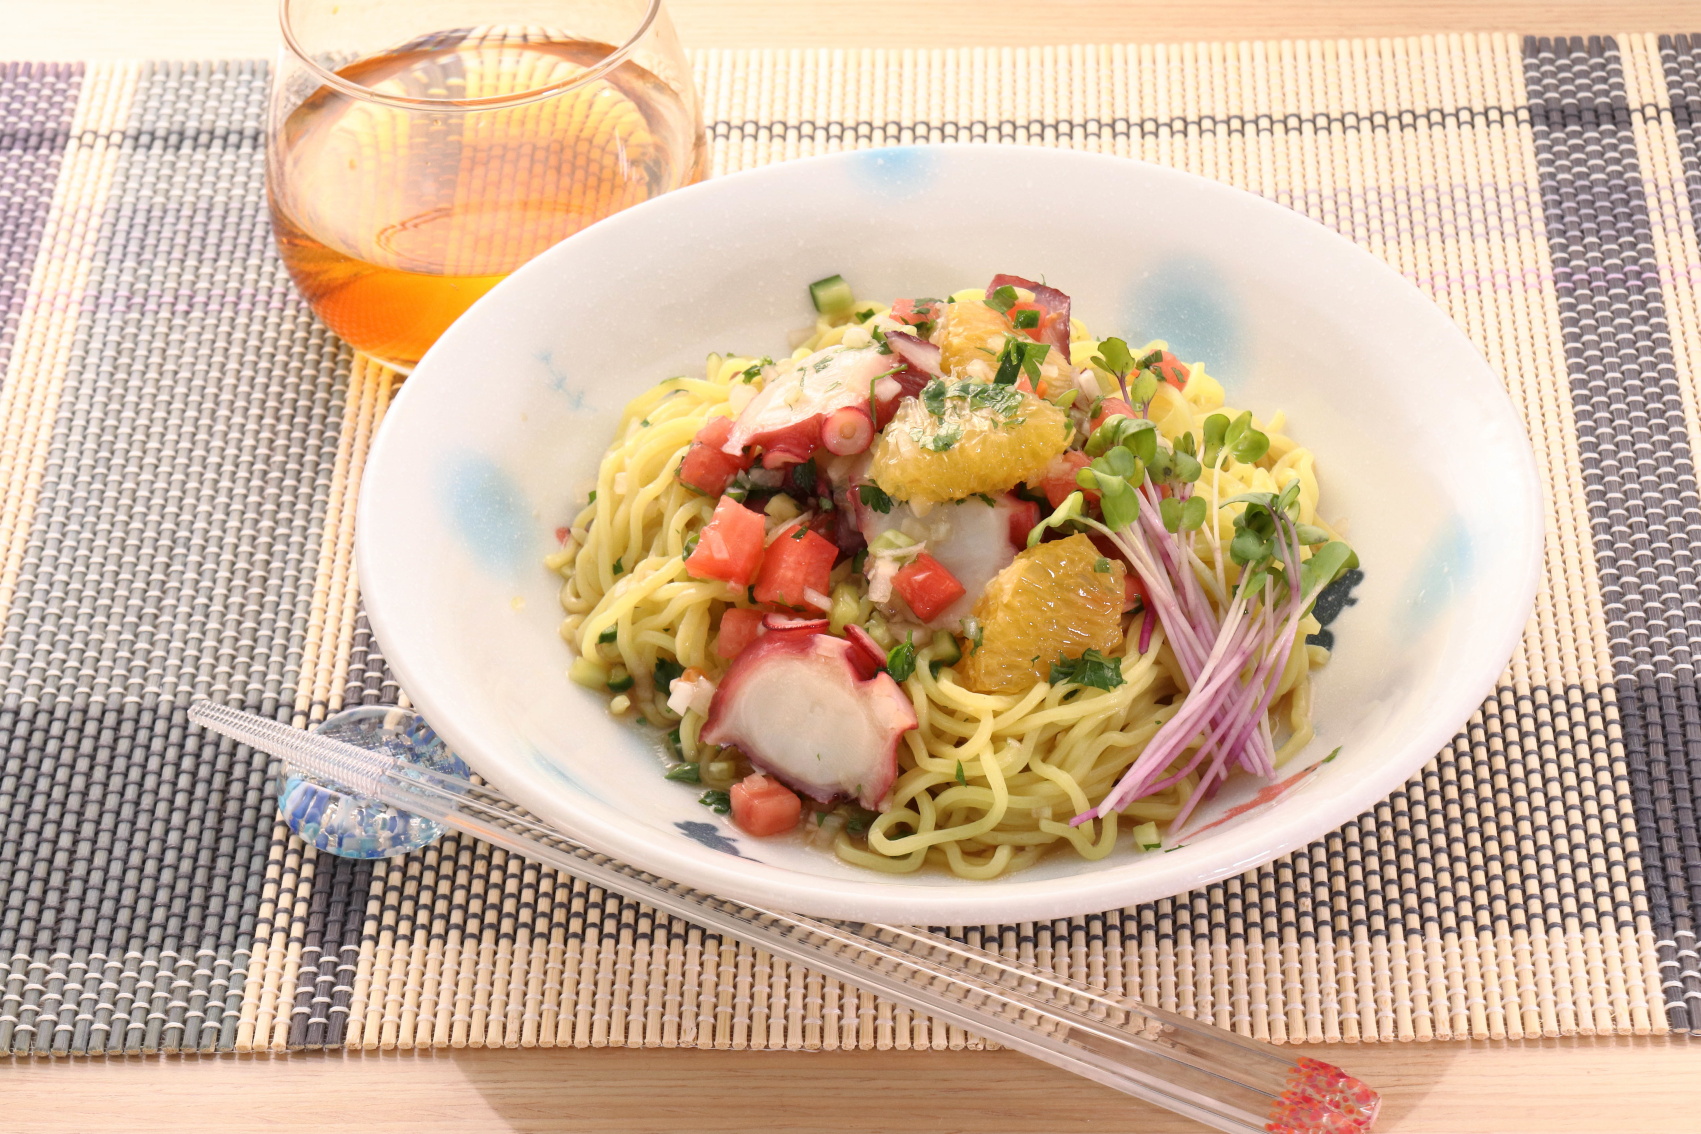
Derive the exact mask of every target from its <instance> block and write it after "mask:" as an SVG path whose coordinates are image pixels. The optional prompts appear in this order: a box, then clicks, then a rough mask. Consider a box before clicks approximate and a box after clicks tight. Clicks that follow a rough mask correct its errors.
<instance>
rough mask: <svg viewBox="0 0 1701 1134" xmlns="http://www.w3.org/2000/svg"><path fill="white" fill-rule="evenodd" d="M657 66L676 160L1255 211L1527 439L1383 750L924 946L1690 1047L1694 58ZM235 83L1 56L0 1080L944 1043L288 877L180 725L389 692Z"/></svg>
mask: <svg viewBox="0 0 1701 1134" xmlns="http://www.w3.org/2000/svg"><path fill="white" fill-rule="evenodd" d="M695 65H696V68H697V75H698V78H699V81H700V83H701V85H702V88H703V91H704V94H705V99H706V114H707V118H708V121H709V131H710V137H711V140H712V152H713V163H714V171H715V172H716V173H720V172H725V171H729V170H734V169H739V168H743V167H746V166H749V165H753V164H757V163H761V162H768V161H778V160H783V159H786V158H791V157H797V156H802V155H805V154H810V153H818V152H822V151H825V150H831V149H837V148H842V147H849V146H870V145H881V144H893V143H916V142H921V143H926V142H938V141H953V140H956V141H962V140H970V141H979V140H988V141H992V140H996V141H1005V142H1026V143H1032V144H1036V145H1062V146H1075V147H1080V148H1087V149H1098V150H1104V151H1109V152H1113V153H1118V154H1125V155H1129V156H1135V157H1142V158H1146V159H1148V160H1152V161H1157V162H1164V163H1168V164H1171V165H1175V166H1179V167H1183V168H1186V169H1190V170H1194V171H1196V172H1199V173H1202V174H1205V175H1206V176H1210V177H1215V178H1219V179H1222V180H1224V181H1228V182H1231V183H1233V184H1236V185H1240V186H1243V187H1245V188H1247V189H1250V190H1252V191H1253V192H1257V193H1261V194H1264V195H1265V196H1268V197H1270V198H1272V199H1274V200H1276V201H1279V202H1281V203H1283V204H1285V205H1288V206H1290V207H1292V208H1295V209H1298V210H1300V211H1302V212H1305V213H1307V214H1309V215H1311V216H1313V217H1315V218H1317V219H1318V220H1320V221H1322V222H1324V223H1325V224H1328V225H1330V226H1332V227H1334V228H1336V229H1337V230H1339V231H1340V232H1342V233H1344V234H1346V235H1347V236H1349V237H1350V238H1352V239H1353V240H1356V241H1358V242H1359V243H1361V244H1363V245H1364V246H1365V247H1367V248H1369V249H1370V250H1371V251H1373V252H1374V253H1376V254H1377V255H1379V256H1381V257H1383V258H1384V259H1386V260H1387V261H1389V262H1390V263H1391V264H1393V265H1394V266H1395V267H1397V268H1398V269H1399V270H1400V271H1402V272H1404V273H1405V274H1406V275H1407V276H1408V277H1409V278H1410V279H1412V280H1414V281H1415V282H1416V283H1417V284H1418V285H1419V286H1420V287H1422V288H1423V289H1424V290H1425V291H1426V292H1427V293H1428V294H1430V295H1431V296H1433V297H1434V298H1435V300H1436V301H1437V302H1438V303H1440V304H1441V305H1442V306H1443V307H1444V308H1445V309H1446V310H1447V311H1448V312H1450V313H1451V314H1452V315H1453V317H1454V318H1455V319H1457V320H1458V321H1459V323H1460V325H1461V326H1463V327H1464V328H1465V329H1466V331H1467V332H1468V333H1469V334H1470V335H1471V336H1472V337H1473V338H1474V339H1475V340H1476V342H1477V343H1478V344H1479V345H1480V347H1481V348H1482V350H1483V351H1484V353H1485V354H1486V355H1487V357H1488V358H1489V360H1490V361H1491V362H1492V363H1493V365H1494V366H1495V368H1496V369H1497V370H1498V371H1499V372H1500V373H1501V374H1502V375H1503V376H1504V378H1505V381H1506V383H1507V387H1508V389H1509V390H1510V391H1511V394H1512V397H1513V399H1514V401H1515V402H1516V404H1517V405H1518V407H1519V409H1520V410H1521V411H1522V413H1523V414H1524V416H1525V419H1526V421H1527V423H1528V427H1529V431H1530V435H1531V437H1532V439H1533V441H1534V443H1535V448H1536V451H1537V454H1538V458H1539V461H1540V464H1541V467H1542V469H1543V472H1544V475H1545V478H1546V486H1547V491H1548V494H1549V499H1550V501H1551V512H1550V516H1549V528H1548V559H1547V573H1546V576H1545V580H1544V585H1543V587H1542V591H1541V594H1540V597H1539V600H1538V607H1537V612H1536V615H1535V617H1534V618H1533V619H1532V620H1531V622H1530V625H1529V629H1528V632H1527V634H1526V636H1525V640H1524V644H1523V646H1522V648H1521V649H1520V651H1519V653H1518V655H1517V656H1516V657H1515V658H1514V659H1512V662H1511V665H1510V667H1509V668H1508V669H1507V671H1506V673H1505V675H1504V678H1503V680H1502V682H1501V684H1500V687H1499V688H1498V690H1497V691H1496V692H1495V694H1494V696H1492V697H1491V698H1490V699H1489V700H1488V701H1487V702H1486V703H1485V704H1484V705H1483V707H1482V709H1481V710H1480V711H1479V712H1478V713H1477V715H1475V716H1474V717H1472V719H1471V720H1469V721H1468V722H1461V728H1460V731H1459V733H1458V735H1457V737H1456V738H1455V740H1454V742H1453V744H1452V745H1450V746H1449V747H1448V748H1447V749H1446V750H1444V751H1443V752H1441V753H1440V754H1439V755H1438V756H1437V757H1436V759H1435V760H1434V762H1432V763H1431V764H1429V765H1428V766H1427V767H1425V768H1424V769H1423V771H1422V772H1421V773H1420V774H1419V775H1418V776H1416V777H1414V778H1413V779H1412V780H1411V781H1410V782H1409V783H1408V784H1407V785H1406V786H1405V787H1404V788H1402V789H1401V790H1400V791H1398V792H1396V793H1395V794H1394V795H1392V796H1391V797H1390V798H1389V799H1388V800H1386V801H1385V802H1384V803H1382V804H1380V805H1379V806H1378V807H1376V808H1375V809H1374V810H1373V811H1371V812H1368V813H1366V814H1365V815H1363V816H1361V817H1360V818H1359V819H1357V820H1356V821H1354V822H1352V823H1350V824H1348V825H1346V826H1345V827H1343V828H1341V829H1340V830H1338V831H1336V832H1334V833H1333V834H1331V835H1329V836H1328V837H1326V838H1324V839H1322V840H1320V841H1319V842H1317V843H1315V844H1314V845H1312V846H1310V847H1308V848H1307V849H1305V850H1303V851H1300V852H1297V853H1295V854H1292V855H1290V856H1288V857H1286V858H1284V859H1282V860H1280V861H1278V862H1275V863H1272V864H1270V865H1268V866H1266V867H1262V868H1260V869H1258V870H1256V871H1252V872H1250V873H1248V874H1246V875H1244V876H1242V877H1239V878H1235V879H1232V880H1229V881H1226V882H1223V883H1220V884H1217V885H1213V886H1210V887H1207V888H1205V889H1203V890H1200V891H1198V892H1196V893H1192V894H1188V895H1184V896H1181V897H1177V898H1174V899H1170V900H1166V901H1161V902H1155V903H1152V904H1150V905H1146V906H1140V907H1137V908H1131V909H1126V910H1112V911H1107V912H1105V913H1102V914H1095V915H1092V916H1089V917H1081V918H1074V919H1070V920H1066V921H1056V922H1045V923H1028V924H1022V925H1009V926H989V927H984V928H970V929H968V930H967V931H966V932H967V935H968V937H969V938H970V939H972V940H974V941H976V942H978V943H982V944H984V945H986V946H988V947H991V948H996V949H1000V950H1004V951H1006V952H1009V953H1011V954H1014V955H1020V956H1022V957H1024V958H1026V959H1029V960H1032V961H1035V962H1037V963H1039V964H1042V965H1048V966H1056V967H1057V968H1059V969H1061V970H1065V971H1067V972H1070V973H1072V974H1073V975H1075V976H1077V977H1079V978H1082V979H1088V980H1092V981H1095V982H1102V983H1104V984H1106V985H1107V986H1109V987H1110V988H1111V989H1113V990H1116V991H1119V992H1122V993H1125V994H1128V995H1131V996H1137V997H1141V998H1144V999H1147V1000H1150V1001H1152V1002H1154V1003H1157V1004H1160V1005H1162V1006H1164V1007H1166V1008H1171V1009H1175V1010H1179V1011H1182V1012H1186V1013H1191V1014H1193V1015H1196V1016H1199V1017H1201V1018H1205V1019H1209V1020H1213V1021H1215V1022H1217V1023H1219V1024H1221V1025H1224V1026H1227V1027H1232V1028H1234V1029H1236V1030H1238V1031H1241V1032H1243V1033H1246V1034H1249V1035H1254V1036H1260V1037H1268V1038H1271V1039H1275V1040H1282V1041H1319V1040H1336V1039H1348V1040H1353V1039H1362V1040H1392V1039H1413V1038H1415V1039H1430V1038H1447V1037H1462V1036H1481V1037H1530V1036H1554V1035H1568V1034H1591V1033H1592V1034H1602V1033H1631V1032H1635V1033H1645V1032H1656V1031H1662V1030H1666V1029H1673V1030H1690V1029H1692V1028H1696V1029H1701V965H1698V964H1697V956H1696V940H1695V933H1694V905H1695V903H1696V902H1698V901H1701V824H1698V820H1697V814H1696V809H1697V803H1698V802H1701V709H1698V706H1697V690H1696V674H1695V669H1694V659H1693V658H1692V656H1691V654H1692V649H1693V647H1692V646H1691V643H1690V641H1689V635H1690V634H1691V633H1695V634H1697V635H1698V638H1701V595H1698V592H1697V577H1696V558H1697V555H1698V552H1697V551H1696V550H1695V549H1696V547H1697V545H1698V543H1701V498H1698V496H1697V486H1696V482H1695V477H1694V469H1693V466H1692V462H1691V453H1692V451H1693V449H1694V446H1695V444H1696V438H1697V434H1696V430H1697V427H1698V422H1701V418H1698V407H1697V404H1696V401H1697V390H1696V383H1695V370H1694V359H1695V357H1696V354H1695V352H1696V351H1697V350H1698V349H1701V311H1698V308H1697V304H1696V294H1697V289H1698V286H1701V253H1698V251H1697V235H1696V230H1697V217H1698V215H1701V161H1698V156H1697V149H1696V146H1697V137H1696V122H1695V115H1696V111H1697V108H1701V38H1698V39H1694V40H1691V39H1688V38H1685V37H1681V36H1680V37H1673V38H1655V37H1646V36H1627V37H1619V38H1617V39H1607V38H1602V39H1591V40H1588V41H1580V40H1559V41H1548V40H1535V39H1530V40H1519V39H1516V38H1512V37H1492V36H1491V37H1454V38H1447V39H1435V40H1429V39H1424V40H1381V41H1368V40H1351V41H1342V42H1331V43H1300V42H1281V43H1259V44H1229V45H1209V46H1205V45H1201V46H1183V47H1162V46H1138V47H1133V46H1130V47H1102V48H1098V47H1095V48H1056V49H1053V48H1035V49H1025V50H1023V49H997V50H995V49H986V50H981V49H975V50H950V51H944V50H941V51H897V50H893V51H789V52H778V51H722V52H706V53H702V54H699V55H698V56H696V58H695ZM266 75H267V69H266V67H265V66H264V65H262V64H259V63H252V62H240V63H210V64H201V65H179V64H137V65H120V66H80V65H59V66H43V65H0V216H3V217H4V222H3V224H0V370H3V375H4V377H3V384H0V470H3V475H0V481H3V484H0V493H3V498H0V620H3V626H4V630H3V635H0V687H3V689H4V694H3V696H4V700H3V701H0V752H3V753H4V755H3V760H4V763H3V764H0V1051H10V1052H15V1053H23V1052H58V1053H93V1052H141V1051H156V1050H201V1051H232V1050H234V1051H248V1050H279V1049H285V1048H295V1047H313V1046H335V1045H345V1046H349V1047H356V1048H370V1047H389V1046H400V1047H421V1046H435V1045H462V1044H473V1045H478V1044H500V1045H516V1044H527V1045H529V1044H539V1045H551V1044H554V1045H565V1044H577V1045H585V1044H629V1045H638V1044H642V1045H660V1046H669V1045H697V1046H717V1047H753V1048H811V1047H827V1048H833V1047H840V1048H844V1047H873V1046H879V1047H886V1046H897V1047H943V1046H951V1047H956V1046H962V1045H965V1044H967V1045H971V1046H972V1045H973V1044H974V1043H976V1042H977V1041H975V1040H973V1039H972V1037H968V1036H966V1035H965V1034H964V1033H962V1032H961V1031H960V1030H958V1029H955V1028H950V1027H945V1026H941V1025H937V1024H935V1023H933V1022H931V1021H929V1020H927V1019H925V1018H921V1017H918V1016H914V1015H911V1014H910V1013H908V1012H907V1011H905V1010H903V1009H899V1008H894V1007H892V1006H891V1005H889V1004H885V1003H882V1002H880V1001H878V1000H876V999H874V998H872V997H869V996H864V995H862V994H860V993H858V992H856V991H855V990H850V989H846V988H843V987H840V986H839V985H837V984H835V983H834V982H832V981H827V980H823V979H821V978H819V977H817V976H815V975H813V974H811V973H809V972H807V971H805V970H801V969H798V968H796V967H793V966H788V965H786V964H783V963H781V962H777V961H774V960H771V959H769V958H767V957H766V956H764V955H762V954H759V953H754V952H752V951H750V950H748V949H745V948H743V947H741V946H739V945H737V944H735V943H733V942H729V941H724V940H721V939H719V938H718V937H717V936H716V935H714V934H710V933H704V932H702V931H701V930H699V929H697V928H695V927H693V926H690V925H688V924H685V923H682V922H680V921H677V920H675V919H671V918H668V917H658V916H656V915H655V914H654V913H653V912H651V911H650V910H648V909H646V908H644V907H642V906H640V905H637V904H636V903H633V902H630V901H627V900H624V899H622V898H621V897H619V896H618V895H614V894H605V893H603V892H601V891H599V890H597V889H595V888H590V887H586V886H584V885H583V884H579V883H576V882H575V881H573V880H572V879H568V878H563V877H557V876H556V875H554V874H552V873H551V872H549V871H546V870H539V869H537V868H536V867H534V866H532V865H529V864H527V863H525V862H523V861H520V860H518V859H515V858H512V857H509V856H507V855H505V854H503V853H502V852H500V851H492V850H490V849H489V848H487V847H484V846H482V845H479V844H476V843H473V842H471V841H462V840H458V839H456V838H454V837H449V838H446V839H444V840H443V841H442V842H440V843H439V844H437V845H436V846H433V847H431V848H429V849H427V850H425V851H422V852H420V853H418V854H415V855H413V856H411V857H408V858H405V859H399V860H393V861H386V862H379V863H376V864H372V863H362V862H351V861H347V860H338V859H333V858H329V857H325V856H318V855H315V854H314V853H312V852H310V851H308V850H306V849H304V848H303V847H302V845H301V844H300V843H298V842H296V841H294V840H291V839H288V838H286V837H285V836H284V834H283V832H282V831H281V829H280V828H279V826H278V824H277V822H276V810H275V807H274V805H273V800H272V795H271V790H272V786H273V785H272V783H271V781H270V780H269V779H268V776H269V775H270V773H271V769H269V768H268V766H267V763H266V761H265V760H263V759H256V758H255V757H254V756H253V755H252V754H251V753H250V752H248V751H247V750H246V749H238V748H236V747H234V746H232V745H230V744H228V743H226V742H223V741H220V740H218V739H216V738H208V737H206V736H203V735H202V734H201V733H200V732H199V731H198V730H195V729H190V728H189V727H188V726H187V722H186V718H185V707H186V706H187V704H188V703H189V701H190V700H191V699H192V698H194V697H197V696H209V697H213V698H217V699H220V700H225V701H228V702H231V703H234V704H239V705H245V706H247V707H248V708H250V709H253V710H256V711H259V712H263V713H267V714H273V715H276V716H278V717H279V718H280V719H284V720H291V719H293V720H294V721H295V722H297V723H300V724H306V723H308V722H311V721H313V720H317V719H320V718H322V717H323V716H324V715H325V714H327V713H330V712H334V711H336V710H338V709H339V708H341V707H343V706H345V705H349V704H354V703H386V702H395V701H397V700H398V699H400V698H402V696H403V693H402V691H401V690H400V689H398V688H397V686H396V683H395V681H394V679H393V678H392V677H391V676H390V674H389V672H388V670H387V669H386V667H385V664H384V659H383V656H382V654H381V653H380V651H379V644H378V643H377V642H375V641H374V640H373V639H372V637H371V635H370V633H369V632H368V630H367V628H366V624H365V622H364V619H363V617H362V614H361V609H360V601H359V595H358V592H357V589H356V586H355V580H354V577H353V569H352V565H351V558H350V552H351V543H352V536H353V516H354V506H355V497H356V489H357V487H358V483H359V479H360V471H361V464H362V460H363V456H364V453H365V451H366V447H367V444H368V442H369V441H370V439H371V437H372V434H373V430H374V429H375V428H376V427H377V425H378V423H379V421H380V420H381V418H382V416H383V412H384V407H385V405H386V403H387V401H388V399H389V397H390V395H391V393H392V391H393V389H394V380H393V378H392V376H391V375H390V374H389V373H387V372H386V371H384V370H383V369H382V368H380V367H377V366H373V365H369V364H367V363H365V362H364V361H362V360H359V359H356V358H353V357H351V355H350V354H349V353H348V351H347V350H346V348H344V347H342V346H341V345H340V344H339V343H337V342H336V341H335V340H334V339H332V338H331V337H330V336H328V335H327V334H326V333H325V332H324V331H323V330H322V329H320V328H319V327H318V326H317V325H316V324H315V323H314V321H313V319H312V318H311V316H310V315H309V314H308V312H307V311H306V309H305V307H304V306H303V304H302V303H301V301H300V300H299V299H298V298H297V297H296V296H295V294H294V293H293V291H292V289H291V286H290V283H289V280H288V278H287V276H286V274H285V273H284V272H283V270H282V268H281V267H280V265H279V263H278V260H277V258H276V256H275V254H274V252H273V249H272V246H271V239H270V235H269V232H268V229H267V222H266V210H265V197H264V191H263V170H262V164H263V163H262V161H261V154H262V149H263V121H264V119H263V110H264V99H265V87H266Z"/></svg>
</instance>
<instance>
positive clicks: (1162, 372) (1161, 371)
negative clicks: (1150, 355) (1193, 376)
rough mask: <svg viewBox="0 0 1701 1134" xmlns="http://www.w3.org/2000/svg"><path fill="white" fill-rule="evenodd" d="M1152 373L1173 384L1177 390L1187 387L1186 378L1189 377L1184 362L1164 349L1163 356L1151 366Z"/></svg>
mask: <svg viewBox="0 0 1701 1134" xmlns="http://www.w3.org/2000/svg"><path fill="white" fill-rule="evenodd" d="M1152 373H1154V374H1156V375H1157V376H1158V377H1159V378H1161V379H1163V380H1164V381H1165V382H1168V383H1169V384H1170V385H1171V386H1174V387H1175V388H1176V389H1177V390H1185V389H1186V388H1187V379H1188V378H1189V377H1190V375H1189V374H1188V371H1187V365H1186V363H1184V362H1182V361H1181V360H1180V359H1179V358H1177V357H1175V355H1173V354H1171V353H1170V352H1169V351H1167V350H1166V351H1164V356H1163V357H1162V358H1160V359H1158V362H1157V365H1156V366H1154V367H1152Z"/></svg>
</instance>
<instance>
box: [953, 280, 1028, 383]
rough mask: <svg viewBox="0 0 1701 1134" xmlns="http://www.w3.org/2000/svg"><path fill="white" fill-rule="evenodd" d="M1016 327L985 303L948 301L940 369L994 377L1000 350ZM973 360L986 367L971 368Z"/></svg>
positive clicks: (963, 375)
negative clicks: (970, 364)
mask: <svg viewBox="0 0 1701 1134" xmlns="http://www.w3.org/2000/svg"><path fill="white" fill-rule="evenodd" d="M1014 330H1015V328H1014V327H1012V326H1011V325H1010V320H1009V319H1007V318H1005V317H1004V316H1003V315H1002V314H1000V313H999V312H997V311H994V310H993V309H992V308H990V307H988V306H987V305H986V304H984V303H981V302H978V301H972V300H971V301H966V302H963V303H948V304H946V305H945V321H944V327H943V329H942V330H941V332H940V339H939V367H940V369H942V370H944V371H945V373H947V374H950V375H952V376H954V377H958V378H967V377H971V376H972V377H976V378H980V379H982V380H985V379H989V378H991V377H992V374H993V371H994V370H995V369H996V368H997V366H998V352H999V351H1001V350H1003V349H1004V340H1005V338H1006V337H1008V336H1009V335H1010V334H1012V333H1013V332H1014ZM971 362H982V363H985V366H984V367H974V368H972V369H971V368H970V366H969V363H971Z"/></svg>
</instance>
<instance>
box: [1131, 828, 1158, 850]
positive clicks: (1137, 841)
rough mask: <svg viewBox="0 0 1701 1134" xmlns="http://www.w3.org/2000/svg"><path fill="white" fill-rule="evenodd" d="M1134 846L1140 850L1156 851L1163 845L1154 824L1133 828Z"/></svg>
mask: <svg viewBox="0 0 1701 1134" xmlns="http://www.w3.org/2000/svg"><path fill="white" fill-rule="evenodd" d="M1134 845H1135V846H1137V847H1139V848H1140V849H1141V850H1157V849H1158V848H1159V847H1161V846H1163V845H1164V840H1163V836H1162V835H1160V834H1158V825H1157V824H1156V823H1142V824H1140V825H1139V826H1138V827H1136V828H1134Z"/></svg>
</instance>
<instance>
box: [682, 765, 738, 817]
mask: <svg viewBox="0 0 1701 1134" xmlns="http://www.w3.org/2000/svg"><path fill="white" fill-rule="evenodd" d="M692 766H693V767H695V766H696V765H692ZM697 802H698V803H701V804H702V805H703V806H704V807H707V808H708V809H709V810H710V811H713V812H714V813H715V814H716V815H725V814H726V813H727V812H729V811H731V810H732V796H731V795H730V794H728V793H727V792H724V791H706V792H704V793H703V794H702V795H700V796H698V797H697Z"/></svg>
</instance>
